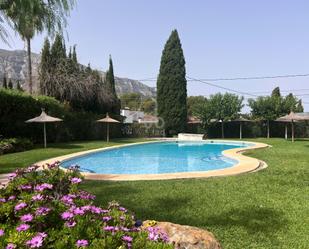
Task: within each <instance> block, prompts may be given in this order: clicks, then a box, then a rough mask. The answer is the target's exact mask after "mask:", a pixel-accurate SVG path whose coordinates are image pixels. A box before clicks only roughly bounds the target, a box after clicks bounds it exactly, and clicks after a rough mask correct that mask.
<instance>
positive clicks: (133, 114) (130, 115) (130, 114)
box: [120, 109, 145, 124]
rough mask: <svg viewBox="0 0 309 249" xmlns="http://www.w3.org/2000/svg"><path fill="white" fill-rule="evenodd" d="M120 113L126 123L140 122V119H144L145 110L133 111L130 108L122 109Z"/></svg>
mask: <svg viewBox="0 0 309 249" xmlns="http://www.w3.org/2000/svg"><path fill="white" fill-rule="evenodd" d="M120 114H121V115H122V116H124V117H126V118H125V120H124V123H127V124H132V123H133V122H139V120H141V119H144V116H145V114H144V112H141V111H131V110H128V109H121V110H120Z"/></svg>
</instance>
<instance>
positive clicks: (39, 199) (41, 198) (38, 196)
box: [31, 194, 44, 201]
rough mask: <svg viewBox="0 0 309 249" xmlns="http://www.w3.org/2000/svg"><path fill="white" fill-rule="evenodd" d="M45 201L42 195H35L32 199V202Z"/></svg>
mask: <svg viewBox="0 0 309 249" xmlns="http://www.w3.org/2000/svg"><path fill="white" fill-rule="evenodd" d="M43 199H44V196H43V195H41V194H37V195H34V196H32V198H31V200H33V201H42V200H43Z"/></svg>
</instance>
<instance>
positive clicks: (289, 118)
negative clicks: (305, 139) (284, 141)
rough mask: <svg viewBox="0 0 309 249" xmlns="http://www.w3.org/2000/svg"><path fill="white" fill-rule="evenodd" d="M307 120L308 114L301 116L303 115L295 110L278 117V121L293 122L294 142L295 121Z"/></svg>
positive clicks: (308, 118)
mask: <svg viewBox="0 0 309 249" xmlns="http://www.w3.org/2000/svg"><path fill="white" fill-rule="evenodd" d="M305 120H309V117H308V116H301V115H298V114H296V113H294V112H290V114H288V115H285V116H283V117H280V118H277V119H276V121H281V122H291V125H292V142H294V122H297V121H305ZM286 132H287V130H286Z"/></svg>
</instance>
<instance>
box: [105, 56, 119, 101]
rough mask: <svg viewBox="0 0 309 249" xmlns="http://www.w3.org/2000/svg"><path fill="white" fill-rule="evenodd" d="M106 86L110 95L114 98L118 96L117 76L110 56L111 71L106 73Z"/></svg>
mask: <svg viewBox="0 0 309 249" xmlns="http://www.w3.org/2000/svg"><path fill="white" fill-rule="evenodd" d="M106 86H107V91H108V92H109V94H111V95H112V96H113V97H115V96H117V95H116V89H115V76H114V67H113V61H112V57H111V56H109V69H108V71H107V72H106Z"/></svg>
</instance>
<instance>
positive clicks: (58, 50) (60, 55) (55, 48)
mask: <svg viewBox="0 0 309 249" xmlns="http://www.w3.org/2000/svg"><path fill="white" fill-rule="evenodd" d="M50 54H51V58H52V65H54V66H55V65H56V64H57V63H58V62H59V61H62V60H63V59H65V58H66V51H65V45H64V42H63V38H62V36H61V35H60V34H57V35H56V37H55V41H54V43H53V45H52V47H51V51H50Z"/></svg>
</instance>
